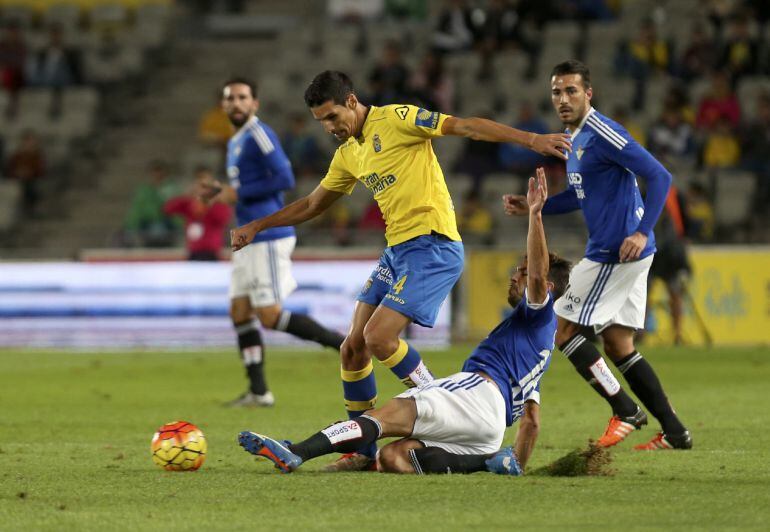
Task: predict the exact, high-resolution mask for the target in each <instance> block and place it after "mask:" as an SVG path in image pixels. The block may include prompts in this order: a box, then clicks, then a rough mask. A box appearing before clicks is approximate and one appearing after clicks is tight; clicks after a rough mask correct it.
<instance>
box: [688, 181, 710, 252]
mask: <svg viewBox="0 0 770 532" xmlns="http://www.w3.org/2000/svg"><path fill="white" fill-rule="evenodd" d="M685 198H686V205H687V207H686V208H687V212H688V215H689V228H688V236H689V237H690V238H692V240H694V241H696V242H709V241H710V240H711V239H712V238H713V236H714V207H713V205H712V203H711V200H710V199H709V195H708V192H706V189H705V188H704V187H703V185H701V184H700V183H695V182H692V183H690V185H689V186H688V187H687V194H686V195H685Z"/></svg>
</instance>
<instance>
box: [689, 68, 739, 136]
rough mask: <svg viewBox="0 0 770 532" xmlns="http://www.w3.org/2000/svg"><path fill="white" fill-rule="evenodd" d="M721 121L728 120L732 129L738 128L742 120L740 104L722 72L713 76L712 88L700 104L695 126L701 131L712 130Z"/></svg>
mask: <svg viewBox="0 0 770 532" xmlns="http://www.w3.org/2000/svg"><path fill="white" fill-rule="evenodd" d="M720 119H725V120H727V122H728V124H730V127H732V128H737V127H738V125H739V123H740V120H741V106H740V103H739V102H738V98H737V96H736V95H735V93H734V92H733V90H732V89H731V88H730V81H729V78H728V76H727V74H726V73H725V72H722V71H720V72H715V73H714V74H713V75H712V76H711V88H710V90H709V92H708V94H707V95H706V96H705V97H704V98H703V100H701V102H700V106H699V107H698V115H697V117H696V119H695V124H696V126H697V127H698V128H699V129H711V128H713V127H714V126H715V125H716V124H717V122H719V120H720Z"/></svg>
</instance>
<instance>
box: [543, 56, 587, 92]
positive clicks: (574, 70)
mask: <svg viewBox="0 0 770 532" xmlns="http://www.w3.org/2000/svg"><path fill="white" fill-rule="evenodd" d="M565 74H580V77H581V78H583V87H584V88H586V89H587V88H589V87H590V86H591V71H590V70H588V67H587V66H586V65H585V64H584V63H581V62H580V61H578V60H576V59H570V60H569V61H563V62H561V63H559V64H558V65H556V66H555V67H553V70H551V77H554V76H563V75H565Z"/></svg>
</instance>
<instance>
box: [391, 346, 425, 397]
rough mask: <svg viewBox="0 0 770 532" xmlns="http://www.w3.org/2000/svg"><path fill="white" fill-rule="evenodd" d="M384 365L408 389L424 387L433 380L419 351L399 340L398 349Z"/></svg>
mask: <svg viewBox="0 0 770 532" xmlns="http://www.w3.org/2000/svg"><path fill="white" fill-rule="evenodd" d="M382 363H383V364H384V365H385V366H386V367H388V368H390V371H392V372H393V373H395V374H396V377H398V378H399V380H400V381H401V382H403V383H404V384H405V385H406V386H407V387H408V388H414V387H415V386H423V385H425V384H428V383H429V382H431V381H432V380H433V375H432V374H431V372H430V371H429V370H428V368H427V367H426V366H425V363H424V362H423V361H422V357H421V356H420V353H418V352H417V350H416V349H415V348H414V347H412V346H411V345H409V344H408V343H406V342H405V341H404V340H401V339H400V338H399V340H398V349H396V352H395V353H393V354H392V355H390V356H389V357H388V358H386V359H385V360H383V361H382Z"/></svg>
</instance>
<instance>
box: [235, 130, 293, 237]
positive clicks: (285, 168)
mask: <svg viewBox="0 0 770 532" xmlns="http://www.w3.org/2000/svg"><path fill="white" fill-rule="evenodd" d="M227 177H228V179H229V181H230V186H232V187H233V188H234V189H236V190H237V192H238V203H237V204H236V206H235V215H236V218H237V220H238V225H244V224H247V223H249V222H250V221H252V220H256V219H258V218H263V217H265V216H268V215H270V214H273V213H274V212H275V211H277V210H280V209H281V208H283V191H284V190H288V189H291V188H294V173H293V172H292V170H291V163H290V162H289V159H288V157H286V154H285V153H284V151H283V148H281V144H280V142H279V141H278V137H277V136H276V134H275V132H274V131H273V130H272V129H270V127H269V126H268V125H267V124H265V123H263V122H260V120H259V119H258V118H257V117H256V116H255V117H253V118H252V119H251V120H249V121H248V122H246V123H245V124H244V125H243V127H241V129H240V130H238V132H237V133H236V134H235V135H233V137H232V138H231V139H230V141H229V142H228V143H227ZM287 236H294V228H293V227H272V228H270V229H267V230H265V231H262V232H261V233H259V234H257V236H256V237H254V240H253V242H264V241H265V240H276V239H278V238H284V237H287Z"/></svg>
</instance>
